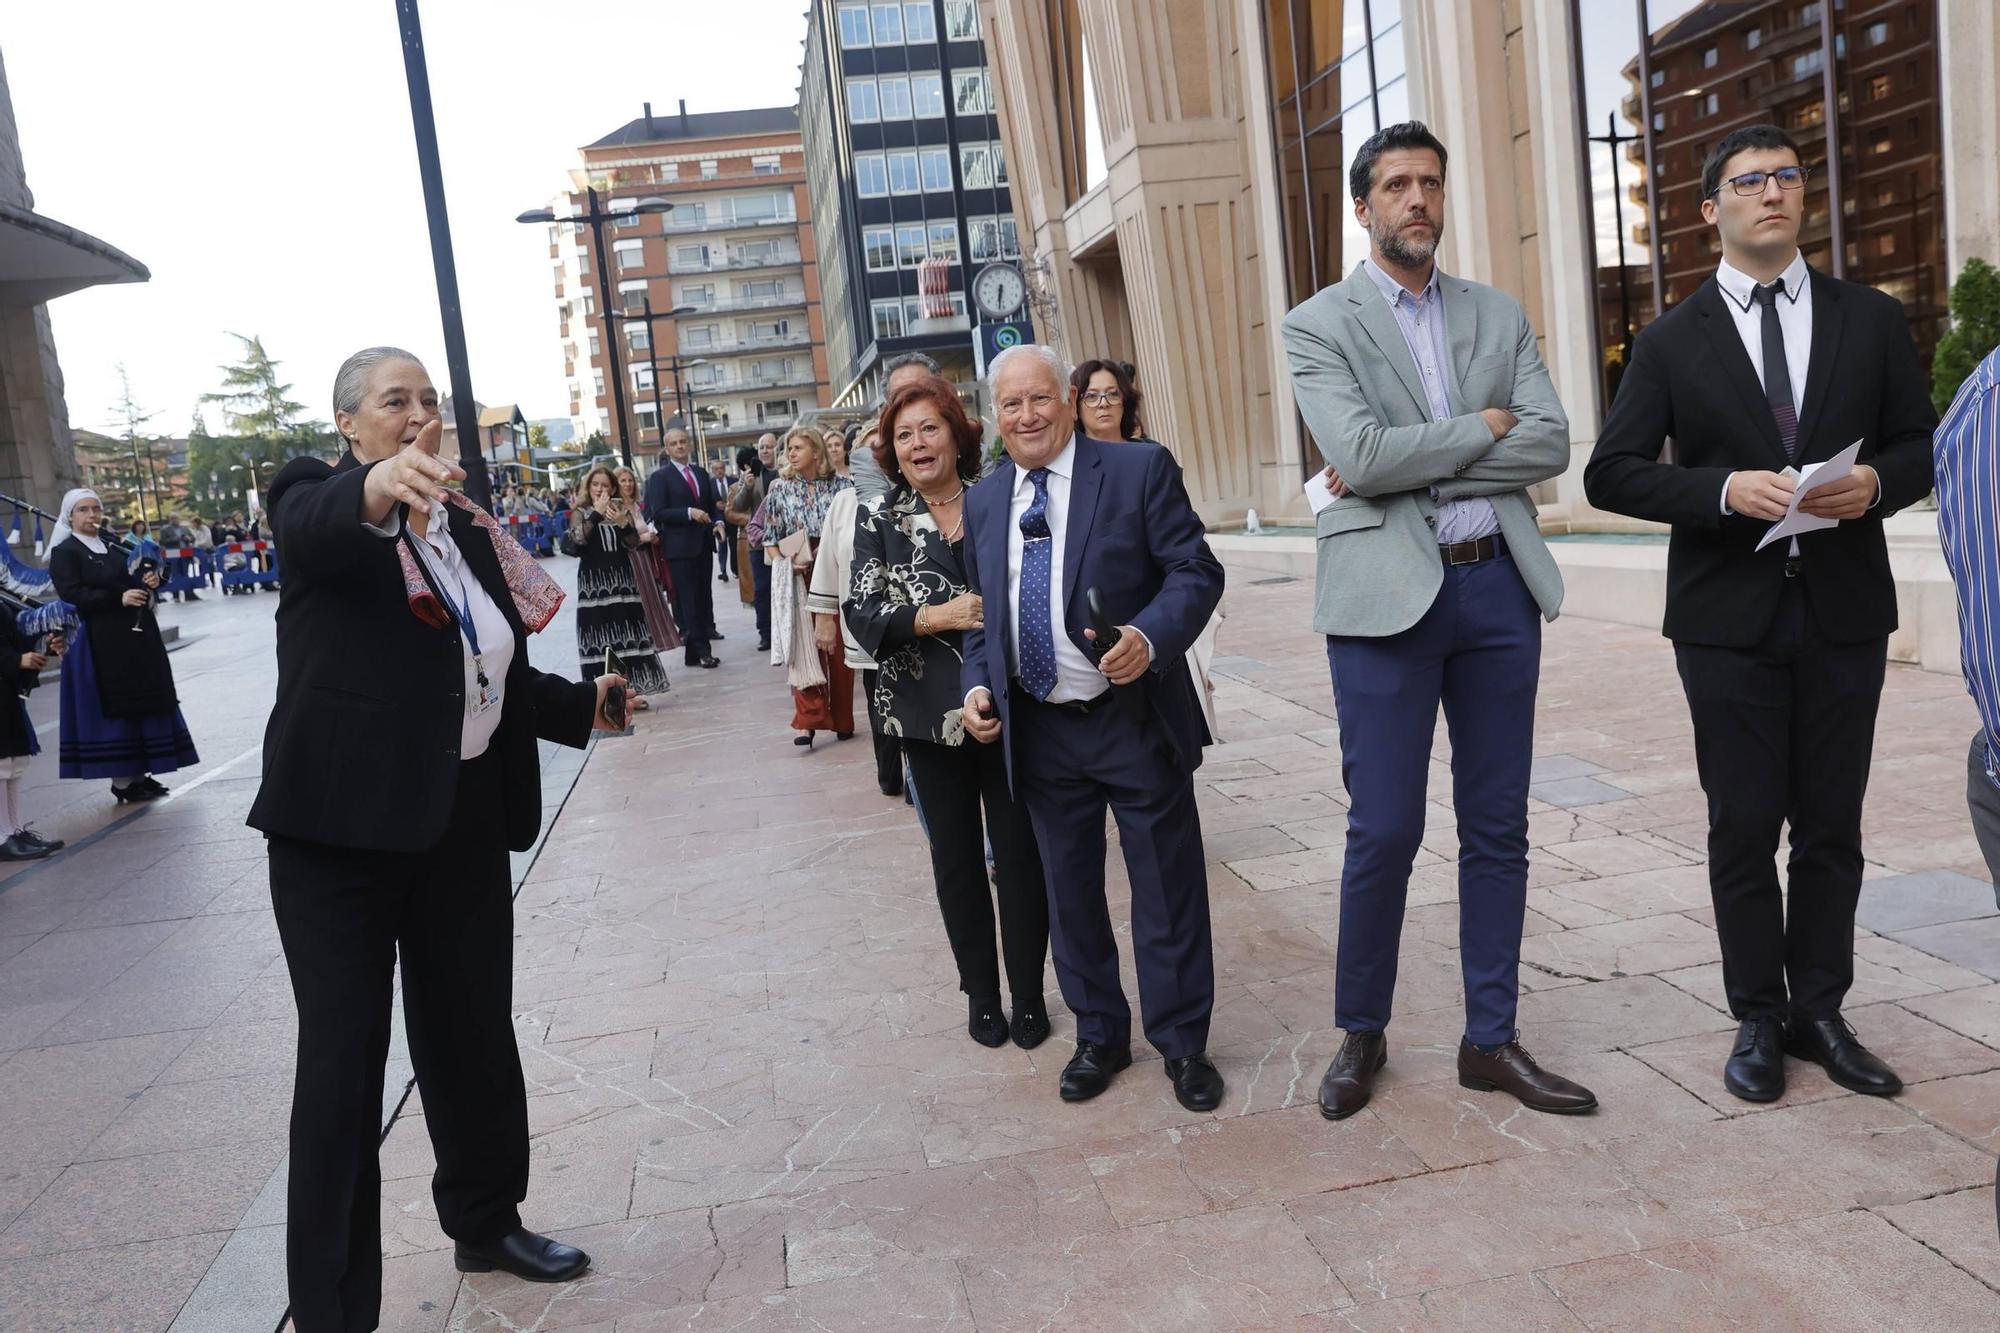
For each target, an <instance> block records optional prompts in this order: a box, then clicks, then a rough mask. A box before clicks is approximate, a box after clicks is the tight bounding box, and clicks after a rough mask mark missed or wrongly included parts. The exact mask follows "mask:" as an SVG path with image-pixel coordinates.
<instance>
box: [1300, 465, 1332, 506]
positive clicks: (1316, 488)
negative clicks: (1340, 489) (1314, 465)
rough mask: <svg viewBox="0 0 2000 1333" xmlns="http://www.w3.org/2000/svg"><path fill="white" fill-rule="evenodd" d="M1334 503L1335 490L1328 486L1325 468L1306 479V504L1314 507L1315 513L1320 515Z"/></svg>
mask: <svg viewBox="0 0 2000 1333" xmlns="http://www.w3.org/2000/svg"><path fill="white" fill-rule="evenodd" d="M1333 501H1334V494H1333V488H1332V487H1331V486H1329V485H1328V484H1327V480H1326V470H1325V469H1324V468H1322V469H1321V470H1320V471H1318V472H1315V473H1313V474H1312V475H1311V476H1310V477H1307V478H1306V503H1307V504H1309V505H1311V506H1312V511H1313V513H1315V514H1317V513H1319V511H1320V510H1322V509H1324V508H1326V507H1327V506H1328V505H1330V504H1332V503H1333Z"/></svg>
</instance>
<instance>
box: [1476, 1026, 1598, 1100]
mask: <svg viewBox="0 0 2000 1333" xmlns="http://www.w3.org/2000/svg"><path fill="white" fill-rule="evenodd" d="M1458 1086H1459V1087H1461V1088H1470V1089H1472V1090H1473V1091H1474V1092H1504V1093H1507V1094H1508V1095H1509V1096H1511V1097H1514V1098H1515V1099H1517V1100H1518V1101H1519V1102H1520V1103H1521V1105H1523V1106H1525V1107H1527V1108H1528V1109H1529V1110H1531V1111H1547V1112H1548V1113H1549V1114H1551V1115H1582V1114H1583V1113H1584V1112H1586V1111H1595V1110H1596V1109H1597V1096H1596V1094H1594V1093H1593V1092H1591V1090H1590V1089H1589V1088H1586V1087H1581V1086H1579V1085H1578V1084H1575V1083H1572V1082H1570V1081H1569V1080H1568V1079H1566V1078H1561V1077H1559V1076H1557V1075H1555V1074H1551V1073H1550V1072H1549V1071H1548V1070H1546V1069H1544V1068H1542V1067H1541V1066H1540V1065H1538V1064H1536V1063H1535V1057H1533V1056H1532V1055H1529V1054H1528V1053H1527V1052H1526V1051H1525V1050H1523V1049H1521V1043H1520V1042H1518V1041H1510V1042H1508V1043H1507V1044H1506V1045H1505V1046H1502V1047H1501V1048H1500V1049H1499V1050H1497V1051H1495V1052H1493V1053H1492V1054H1491V1055H1488V1054H1487V1053H1486V1052H1484V1051H1482V1050H1480V1049H1479V1048H1478V1047H1477V1046H1474V1045H1473V1044H1472V1042H1471V1041H1470V1040H1468V1039H1466V1038H1464V1037H1461V1038H1459V1042H1458Z"/></svg>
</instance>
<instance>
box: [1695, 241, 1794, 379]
mask: <svg viewBox="0 0 2000 1333" xmlns="http://www.w3.org/2000/svg"><path fill="white" fill-rule="evenodd" d="M1779 276H1780V277H1782V278H1783V279H1784V282H1785V290H1784V292H1783V294H1782V295H1780V296H1779V297H1778V328H1779V330H1780V331H1781V332H1782V333H1783V334H1784V336H1785V375H1786V377H1787V379H1788V380H1789V382H1790V384H1791V389H1792V411H1794V412H1796V413H1798V414H1799V415H1801V416H1803V415H1804V414H1805V408H1806V368H1807V367H1808V366H1809V365H1810V364H1811V363H1812V311H1813V306H1812V279H1811V278H1810V277H1808V276H1807V269H1806V257H1805V256H1804V255H1802V254H1800V255H1793V256H1792V262H1791V263H1790V264H1788V265H1786V266H1785V271H1784V272H1783V273H1782V274H1780V275H1779ZM1715 285H1716V286H1718V287H1720V288H1721V289H1722V299H1723V301H1724V302H1725V303H1726V304H1727V305H1728V306H1729V317H1730V319H1732V320H1734V321H1735V323H1736V336H1737V337H1739V338H1741V339H1742V340H1743V350H1744V351H1745V352H1748V353H1749V354H1750V369H1752V370H1754V371H1756V372H1757V382H1758V383H1759V384H1762V383H1764V307H1763V306H1761V305H1759V304H1757V286H1758V283H1757V280H1756V279H1755V278H1753V277H1751V276H1750V275H1749V274H1748V273H1745V272H1743V271H1742V270H1741V269H1738V268H1736V267H1735V266H1734V265H1732V264H1731V263H1730V262H1729V261H1728V260H1726V259H1725V260H1723V261H1722V262H1721V263H1720V264H1719V265H1717V266H1716V270H1715Z"/></svg>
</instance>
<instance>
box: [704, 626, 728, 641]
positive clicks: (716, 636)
mask: <svg viewBox="0 0 2000 1333" xmlns="http://www.w3.org/2000/svg"><path fill="white" fill-rule="evenodd" d="M728 637H729V636H728V635H727V634H724V633H723V632H722V631H721V630H715V629H712V630H710V631H709V632H708V641H709V642H710V643H721V642H722V641H723V640H724V639H726V638H728Z"/></svg>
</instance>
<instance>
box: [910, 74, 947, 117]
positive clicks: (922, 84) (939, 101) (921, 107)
mask: <svg viewBox="0 0 2000 1333" xmlns="http://www.w3.org/2000/svg"><path fill="white" fill-rule="evenodd" d="M910 104H911V109H912V110H914V111H915V112H916V115H917V118H918V119H919V120H930V119H933V118H935V117H937V116H942V115H943V114H944V79H943V77H942V76H941V75H937V74H912V75H911V76H910Z"/></svg>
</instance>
